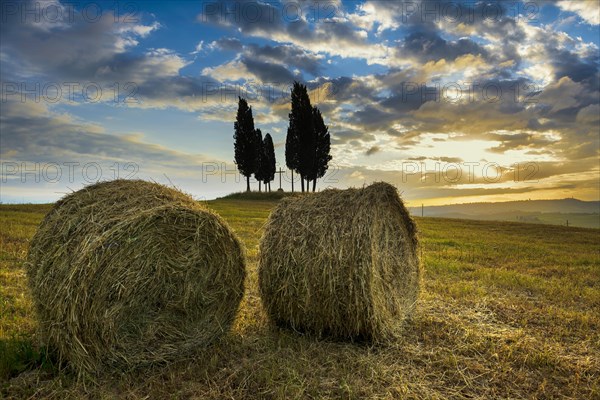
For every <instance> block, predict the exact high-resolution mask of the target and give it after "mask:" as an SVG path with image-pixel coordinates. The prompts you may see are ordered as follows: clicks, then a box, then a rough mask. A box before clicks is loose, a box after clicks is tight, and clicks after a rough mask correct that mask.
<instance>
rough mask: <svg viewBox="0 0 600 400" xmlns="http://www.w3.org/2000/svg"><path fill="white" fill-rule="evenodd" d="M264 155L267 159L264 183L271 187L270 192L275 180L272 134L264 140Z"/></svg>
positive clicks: (267, 135)
mask: <svg viewBox="0 0 600 400" xmlns="http://www.w3.org/2000/svg"><path fill="white" fill-rule="evenodd" d="M262 155H263V157H264V159H265V169H264V171H265V173H264V176H263V178H264V182H265V185H267V184H268V185H269V192H270V191H271V182H272V181H273V179H275V164H276V161H275V146H273V138H272V137H271V134H269V133H267V134H266V135H265V139H264V140H263V152H262Z"/></svg>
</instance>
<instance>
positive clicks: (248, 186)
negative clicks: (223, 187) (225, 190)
mask: <svg viewBox="0 0 600 400" xmlns="http://www.w3.org/2000/svg"><path fill="white" fill-rule="evenodd" d="M249 191H250V176H247V177H246V192H249Z"/></svg>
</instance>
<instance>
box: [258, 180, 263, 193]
mask: <svg viewBox="0 0 600 400" xmlns="http://www.w3.org/2000/svg"><path fill="white" fill-rule="evenodd" d="M261 183H262V182H261V181H258V193H261V192H262V188H261V187H260V184H261Z"/></svg>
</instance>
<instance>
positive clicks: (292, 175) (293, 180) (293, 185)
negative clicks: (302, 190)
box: [291, 169, 294, 193]
mask: <svg viewBox="0 0 600 400" xmlns="http://www.w3.org/2000/svg"><path fill="white" fill-rule="evenodd" d="M291 171H292V193H294V170H293V169H292V170H291Z"/></svg>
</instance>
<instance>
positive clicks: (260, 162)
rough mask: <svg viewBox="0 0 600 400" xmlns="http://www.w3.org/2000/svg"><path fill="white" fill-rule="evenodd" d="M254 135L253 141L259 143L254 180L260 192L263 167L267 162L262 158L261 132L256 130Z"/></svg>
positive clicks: (263, 177)
mask: <svg viewBox="0 0 600 400" xmlns="http://www.w3.org/2000/svg"><path fill="white" fill-rule="evenodd" d="M254 135H255V138H254V140H256V142H257V143H259V145H258V150H257V152H256V170H255V171H254V179H256V180H257V181H258V191H259V192H262V188H261V184H262V182H264V180H265V175H266V171H265V170H266V168H265V166H266V165H267V164H268V160H266V159H265V156H264V149H263V147H264V146H263V138H262V131H261V130H260V129H256V130H255V131H254Z"/></svg>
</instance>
